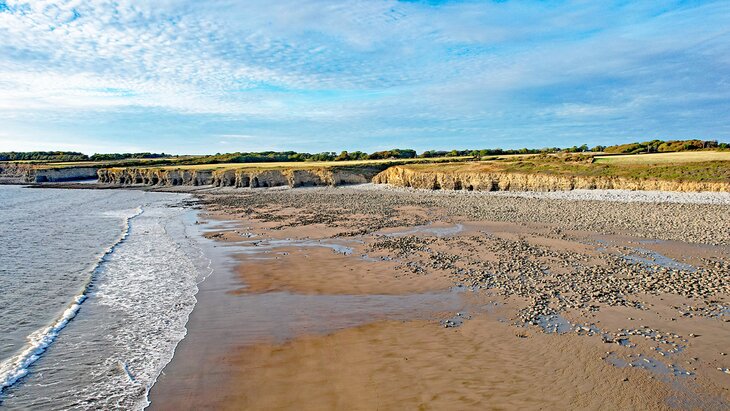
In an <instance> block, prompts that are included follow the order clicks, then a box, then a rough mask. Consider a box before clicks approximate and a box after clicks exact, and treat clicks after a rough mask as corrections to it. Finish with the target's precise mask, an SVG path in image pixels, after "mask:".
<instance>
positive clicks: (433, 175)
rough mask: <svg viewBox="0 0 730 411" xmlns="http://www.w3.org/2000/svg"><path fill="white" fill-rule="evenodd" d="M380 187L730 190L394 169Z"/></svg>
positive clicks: (712, 185) (721, 185)
mask: <svg viewBox="0 0 730 411" xmlns="http://www.w3.org/2000/svg"><path fill="white" fill-rule="evenodd" d="M373 182H374V183H376V184H391V185H394V186H398V187H413V188H425V189H444V190H480V191H566V190H575V189H606V190H610V189H620V190H657V191H688V192H690V191H694V192H697V191H726V192H729V191H730V182H691V181H665V180H640V179H627V178H622V177H585V176H564V175H547V174H524V173H507V172H481V171H476V172H466V171H465V172H459V171H434V170H419V169H412V168H408V167H402V166H394V167H390V168H388V169H386V170H384V171H382V172H381V173H379V174H378V175H376V176H375V177H374V178H373Z"/></svg>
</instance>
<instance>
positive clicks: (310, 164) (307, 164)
mask: <svg viewBox="0 0 730 411" xmlns="http://www.w3.org/2000/svg"><path fill="white" fill-rule="evenodd" d="M469 158H471V157H438V158H408V159H384V160H352V161H287V162H271V163H221V164H192V165H166V166H159V167H154V168H156V169H161V170H176V169H184V170H220V169H226V170H229V169H231V170H236V169H286V168H297V169H302V168H327V167H352V166H367V165H378V166H381V165H391V164H408V163H438V162H449V161H464V160H466V159H469Z"/></svg>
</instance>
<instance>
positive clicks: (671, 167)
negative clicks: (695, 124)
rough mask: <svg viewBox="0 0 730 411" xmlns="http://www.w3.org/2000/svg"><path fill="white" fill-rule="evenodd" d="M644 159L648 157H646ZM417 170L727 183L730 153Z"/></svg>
mask: <svg viewBox="0 0 730 411" xmlns="http://www.w3.org/2000/svg"><path fill="white" fill-rule="evenodd" d="M645 157H647V158H645ZM408 167H409V168H413V169H417V170H420V171H440V172H447V173H449V172H451V173H457V172H458V173H489V172H493V173H494V172H505V173H523V174H543V175H563V176H580V177H623V178H629V179H639V180H645V179H652V180H666V181H690V182H730V153H728V152H713V151H702V152H683V153H667V154H645V155H627V156H597V158H596V159H595V161H594V159H593V156H592V155H580V154H578V155H537V156H532V157H516V158H502V159H494V160H489V161H473V162H462V163H454V164H414V165H409V166H408Z"/></svg>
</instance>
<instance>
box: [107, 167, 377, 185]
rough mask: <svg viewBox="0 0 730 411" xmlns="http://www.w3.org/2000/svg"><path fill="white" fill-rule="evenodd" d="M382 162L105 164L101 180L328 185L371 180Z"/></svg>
mask: <svg viewBox="0 0 730 411" xmlns="http://www.w3.org/2000/svg"><path fill="white" fill-rule="evenodd" d="M383 168H384V167H382V166H380V167H379V166H362V167H359V166H350V167H319V168H313V167H302V168H281V169H279V168H276V169H266V168H221V169H201V168H199V167H191V168H188V169H186V168H175V169H170V168H103V169H100V170H99V171H98V177H99V182H100V183H106V184H118V185H134V184H137V185H160V186H177V185H190V186H201V185H211V186H215V187H239V188H240V187H252V188H256V187H277V186H290V187H301V186H324V185H331V186H337V185H343V184H359V183H368V182H370V181H371V179H372V178H373V177H374V176H375V175H376V174H377V173H378V172H380V171H381V170H382V169H383Z"/></svg>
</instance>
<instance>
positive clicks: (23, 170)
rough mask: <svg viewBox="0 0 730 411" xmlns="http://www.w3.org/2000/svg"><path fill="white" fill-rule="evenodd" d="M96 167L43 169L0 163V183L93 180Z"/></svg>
mask: <svg viewBox="0 0 730 411" xmlns="http://www.w3.org/2000/svg"><path fill="white" fill-rule="evenodd" d="M96 175H97V173H96V167H64V168H43V167H42V166H37V165H31V164H16V163H0V183H4V184H28V183H45V182H58V181H73V180H84V179H91V178H95V177H96Z"/></svg>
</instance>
